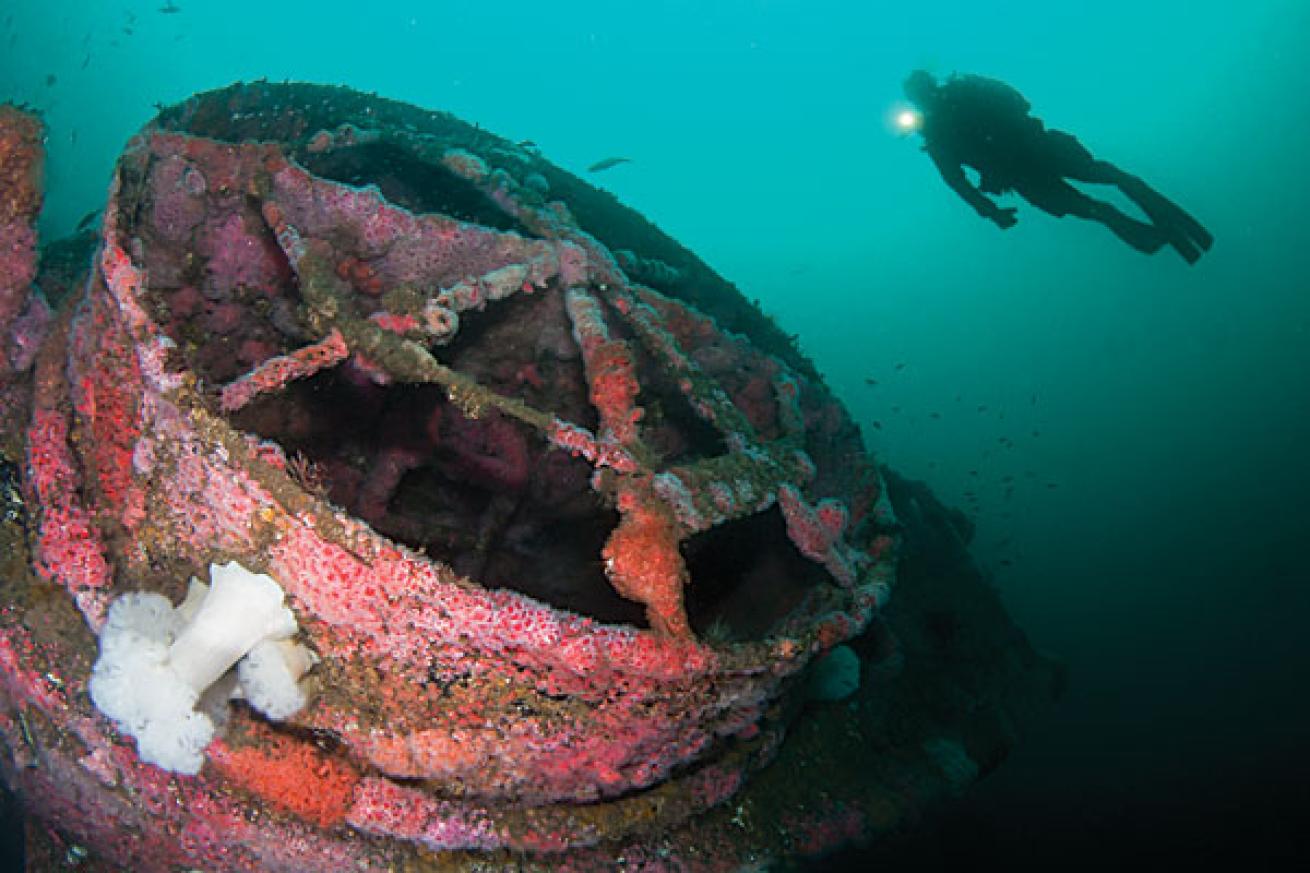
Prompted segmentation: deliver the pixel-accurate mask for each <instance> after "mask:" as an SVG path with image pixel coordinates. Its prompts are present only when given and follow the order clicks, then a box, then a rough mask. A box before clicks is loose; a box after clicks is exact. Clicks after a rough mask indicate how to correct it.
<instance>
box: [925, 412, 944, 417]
mask: <svg viewBox="0 0 1310 873" xmlns="http://www.w3.org/2000/svg"><path fill="white" fill-rule="evenodd" d="M928 417H929V418H941V417H942V414H941V413H940V412H930V413H928Z"/></svg>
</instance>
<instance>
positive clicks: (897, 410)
mask: <svg viewBox="0 0 1310 873" xmlns="http://www.w3.org/2000/svg"><path fill="white" fill-rule="evenodd" d="M900 411H901V408H900V407H899V406H893V407H892V412H900Z"/></svg>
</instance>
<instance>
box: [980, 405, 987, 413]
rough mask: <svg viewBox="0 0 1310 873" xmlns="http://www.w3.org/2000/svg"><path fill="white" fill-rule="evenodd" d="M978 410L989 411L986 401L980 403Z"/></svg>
mask: <svg viewBox="0 0 1310 873" xmlns="http://www.w3.org/2000/svg"><path fill="white" fill-rule="evenodd" d="M978 411H979V412H986V411H987V404H985V403H979V404H978Z"/></svg>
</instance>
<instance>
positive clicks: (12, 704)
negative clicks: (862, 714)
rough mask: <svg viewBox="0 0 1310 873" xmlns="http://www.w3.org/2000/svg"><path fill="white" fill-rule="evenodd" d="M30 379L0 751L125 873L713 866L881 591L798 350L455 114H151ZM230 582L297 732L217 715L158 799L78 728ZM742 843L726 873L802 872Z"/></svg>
mask: <svg viewBox="0 0 1310 873" xmlns="http://www.w3.org/2000/svg"><path fill="white" fill-rule="evenodd" d="M43 336H44V342H43V343H42V344H41V345H40V348H39V350H38V351H36V352H35V354H34V355H33V358H32V360H31V361H30V362H29V363H28V364H27V366H26V367H25V368H23V369H22V370H21V372H22V373H23V374H25V376H24V378H25V380H26V381H25V383H24V384H25V385H26V386H27V387H26V389H25V390H26V391H27V392H28V393H27V394H26V395H22V396H24V397H30V409H28V410H26V411H25V414H23V415H20V416H15V417H13V418H12V420H11V421H10V422H7V423H6V425H5V426H6V428H8V430H7V434H8V438H9V440H10V442H12V443H15V444H18V445H21V447H22V453H21V456H20V457H13V458H11V460H12V461H13V462H14V463H16V464H19V465H21V468H22V469H23V472H24V475H23V483H22V487H23V489H24V494H23V498H24V499H23V503H24V507H25V510H26V519H25V522H24V524H25V525H26V531H27V536H26V537H24V538H23V546H24V547H23V548H22V549H21V550H20V551H21V553H22V554H23V556H24V559H23V560H24V566H23V571H22V572H16V573H15V574H14V575H13V576H10V577H7V578H6V586H5V592H4V600H3V602H4V603H5V604H6V608H5V612H4V615H3V621H2V622H0V628H2V631H3V632H2V633H0V660H3V661H4V666H5V668H6V669H5V671H4V672H5V674H6V678H5V680H4V682H5V685H4V697H5V698H6V701H7V705H8V711H9V713H10V715H8V716H7V719H8V721H6V722H5V723H4V724H0V731H3V733H4V735H5V737H6V739H7V740H8V741H9V745H10V751H11V766H9V768H8V770H9V775H10V777H11V780H12V781H13V782H14V783H16V784H17V786H18V788H19V789H20V791H21V792H22V793H23V794H24V795H25V796H27V797H29V798H31V799H33V807H32V812H33V814H34V815H36V816H38V817H40V818H42V819H43V820H45V821H47V822H52V823H56V825H57V828H58V829H59V833H60V834H62V835H64V838H69V839H72V840H76V841H78V844H79V845H87V846H93V847H94V848H95V851H96V852H97V854H98V856H99V857H102V858H104V859H106V860H107V861H109V862H111V863H127V862H128V860H129V859H130V860H131V861H132V862H134V863H135V864H137V865H138V866H137V869H162V868H165V867H167V866H168V865H169V864H178V865H185V866H200V867H203V868H204V869H214V870H246V869H294V870H314V869H323V870H336V869H343V867H344V866H353V867H356V868H358V869H388V868H391V867H394V866H396V865H401V866H405V865H413V864H415V863H419V862H420V861H423V859H431V858H432V857H434V856H433V853H436V857H438V858H439V859H441V861H442V863H451V864H460V863H470V864H471V863H475V862H477V861H478V860H479V859H482V860H488V859H493V860H494V859H497V858H500V859H502V860H503V859H504V858H505V857H508V856H506V855H503V854H501V853H513V857H515V858H518V859H520V860H522V859H527V860H522V863H524V864H529V865H530V864H533V863H540V864H541V865H543V866H549V865H551V864H555V863H557V862H558V861H559V860H560V859H561V858H564V857H567V858H569V859H572V861H574V862H576V863H577V864H579V865H587V864H595V865H597V866H601V865H603V860H602V859H603V857H604V853H606V852H607V851H610V850H613V849H615V847H618V846H623V847H625V848H624V849H623V851H625V852H627V853H629V856H630V857H633V858H637V857H640V856H641V855H642V853H643V852H654V851H656V848H655V847H656V846H657V845H659V846H661V847H662V850H663V851H667V852H670V853H676V854H682V855H683V856H685V858H686V859H687V860H686V863H687V864H688V865H690V866H693V867H695V866H697V865H698V864H702V863H703V864H705V865H712V864H713V863H714V859H713V858H707V857H702V856H699V855H698V854H697V853H698V852H701V851H702V850H701V849H699V848H697V846H698V845H699V843H700V841H699V837H698V838H697V839H696V840H694V841H691V835H692V834H693V832H694V830H695V829H696V828H698V827H700V826H701V825H699V824H697V822H699V821H701V820H702V819H704V820H706V821H715V818H714V817H715V816H716V815H720V814H721V812H722V810H723V809H725V808H726V806H725V805H726V804H730V803H731V802H732V801H733V799H734V798H739V797H744V796H746V795H744V794H743V792H744V791H748V790H749V785H750V780H751V776H752V774H753V773H756V772H757V771H758V770H759V769H760V768H761V767H764V766H765V765H766V764H768V763H769V761H771V760H772V759H774V758H775V757H776V756H777V755H778V750H779V748H780V747H785V746H786V743H785V742H784V739H785V736H786V733H787V731H788V727H789V724H791V723H792V721H793V719H794V718H795V717H796V715H797V713H798V712H799V711H800V708H799V706H798V704H797V701H799V700H801V699H803V693H802V692H803V687H804V686H803V681H802V680H803V679H804V677H805V671H806V670H807V668H809V667H810V665H811V664H812V663H814V662H815V660H816V659H817V658H819V657H821V656H822V655H823V654H824V653H825V652H828V651H829V650H831V649H832V648H833V647H835V646H837V645H839V644H841V643H843V641H846V640H850V639H852V638H854V637H856V636H857V635H859V634H860V633H861V632H862V631H863V630H864V629H865V628H866V627H867V626H869V624H870V622H871V621H876V616H877V615H878V613H879V610H880V608H881V607H882V606H883V605H884V604H885V602H886V600H887V597H888V595H889V593H890V591H891V588H892V585H893V582H894V581H895V574H894V569H895V556H896V543H897V536H898V530H899V528H898V525H897V522H896V518H895V513H894V512H893V510H892V503H891V500H890V498H889V494H888V491H887V489H886V487H885V485H884V482H883V478H882V476H881V474H880V472H879V469H878V467H877V466H876V465H875V464H874V462H873V460H872V458H870V457H869V456H868V455H867V453H866V451H865V449H864V447H863V444H862V442H861V439H860V435H859V431H858V429H857V428H856V427H855V426H854V424H853V423H852V422H851V421H850V418H849V415H848V414H847V413H846V411H845V409H844V408H843V407H842V406H841V404H840V403H839V402H838V401H837V400H836V398H835V397H833V395H832V394H831V392H830V391H829V390H828V389H827V387H826V386H825V385H824V384H823V382H822V380H821V379H820V378H819V376H818V375H817V374H816V373H815V372H814V370H813V368H812V366H810V364H809V363H808V362H807V361H806V360H805V359H804V358H803V357H802V356H801V355H800V354H799V352H798V351H797V350H796V348H795V347H794V345H793V344H792V343H791V342H790V341H789V340H788V339H787V338H786V337H785V335H783V334H782V333H781V332H780V331H779V330H778V329H777V328H776V326H774V325H773V324H772V323H771V322H769V321H768V320H767V319H765V318H764V317H763V316H762V315H761V314H760V313H759V311H758V309H756V308H755V307H754V306H752V305H751V304H749V303H748V302H746V301H745V299H744V298H742V297H741V295H740V294H738V293H737V292H736V290H735V289H734V288H732V287H731V286H730V285H729V284H728V283H726V282H725V281H723V280H722V279H721V278H719V277H717V276H716V275H715V274H714V273H713V272H712V271H711V270H709V268H708V267H706V266H705V265H704V264H703V263H701V262H700V261H699V260H698V259H697V258H696V257H695V256H694V255H692V254H691V253H690V252H687V251H686V250H685V249H683V248H682V247H681V246H679V245H678V244H677V243H676V242H674V241H672V240H670V239H668V238H667V237H666V236H664V235H663V234H661V233H660V232H659V231H657V230H656V229H655V228H653V227H652V226H651V225H649V223H648V222H646V221H645V220H644V219H642V218H641V217H640V216H639V215H637V214H636V213H634V212H632V211H631V210H629V209H627V208H626V207H623V206H621V205H620V204H617V203H616V202H615V201H614V200H613V198H610V197H609V196H608V195H605V194H603V193H602V192H599V191H596V190H595V189H593V188H591V187H589V186H587V185H586V184H585V183H583V182H581V181H580V180H578V179H576V178H575V177H573V176H571V175H570V174H568V173H566V172H564V171H563V170H560V169H558V168H556V167H554V166H553V165H551V164H550V163H549V162H547V161H546V160H545V159H544V158H542V157H541V156H540V155H539V154H537V153H535V151H531V150H528V149H526V148H524V147H522V146H517V145H514V144H511V143H508V142H506V141H504V140H502V139H500V138H499V137H495V136H494V135H492V134H489V133H487V132H486V131H483V130H481V129H479V128H477V127H475V126H472V125H468V124H465V123H463V122H460V121H458V120H457V119H454V118H453V117H451V116H449V115H445V114H441V113H431V112H425V111H422V110H417V109H414V108H413V107H408V106H405V105H403V104H398V103H393V102H390V101H385V100H381V99H379V98H376V97H370V96H366V95H360V94H357V93H355V92H351V91H348V90H345V89H338V88H323V87H319V86H308V85H280V86H279V85H272V84H267V83H257V84H253V85H237V86H233V87H231V88H228V89H223V90H220V91H215V92H209V93H206V94H202V95H198V96H196V97H194V98H192V99H191V100H188V101H186V102H185V103H183V104H180V105H178V106H176V107H172V108H170V109H166V110H164V111H163V112H162V113H161V115H160V116H159V118H157V119H156V120H155V121H154V122H152V123H151V124H150V125H148V126H147V127H146V128H145V129H144V130H143V131H142V132H141V134H139V135H138V136H137V137H136V138H134V140H133V141H132V143H131V144H130V145H129V147H128V149H127V151H126V152H125V154H124V155H123V157H122V159H121V160H120V162H119V164H118V167H117V170H116V172H115V177H114V182H113V186H112V188H111V191H110V197H109V201H108V204H107V206H106V209H105V215H104V220H103V223H102V231H101V239H100V242H99V246H98V249H97V252H96V254H95V257H94V262H93V270H92V273H91V275H90V277H89V278H88V281H86V282H85V285H84V290H83V291H81V292H78V293H74V294H72V295H70V297H69V299H67V300H66V301H65V302H64V303H63V306H62V308H61V310H60V312H59V314H58V316H57V317H56V318H55V319H54V320H53V321H51V322H50V323H49V326H48V328H47V329H46V330H45V332H44V333H43ZM14 396H15V397H17V396H20V395H17V394H15V395H14ZM7 444H8V443H7ZM8 531H9V534H10V535H12V534H13V532H14V528H13V526H11V529H8ZM14 541H15V542H16V543H17V542H18V541H19V540H17V539H15V540H14ZM29 546H30V550H29V548H28V547H29ZM17 553H18V552H15V554H17ZM229 561H236V562H238V563H239V564H241V565H242V566H243V567H246V568H249V569H250V570H251V571H253V572H257V573H264V574H267V575H268V576H269V577H271V578H272V579H273V580H276V582H277V583H278V584H279V585H280V586H281V588H282V589H283V590H284V592H285V594H286V597H287V602H288V605H289V606H290V607H291V609H292V610H293V612H294V613H295V618H296V625H297V627H298V635H297V640H298V641H299V643H300V644H303V645H304V646H306V647H308V649H310V650H312V653H313V658H314V666H313V667H312V669H311V670H310V672H309V674H308V678H307V680H306V681H307V687H308V689H309V692H310V693H309V698H310V702H309V703H308V705H307V706H305V707H304V708H303V709H302V710H301V711H299V712H298V713H296V714H295V715H293V716H291V717H290V718H288V719H286V720H284V721H270V720H269V719H267V718H265V717H263V716H261V715H260V714H259V713H258V712H257V711H255V710H254V709H252V708H251V707H250V706H247V705H246V704H244V703H240V702H237V703H229V702H227V701H225V700H223V699H218V700H216V701H210V703H209V704H208V705H209V706H210V707H211V711H210V712H209V716H208V717H212V718H213V719H214V720H215V723H216V724H217V725H218V728H219V730H218V739H216V740H214V742H213V743H212V744H211V745H210V746H209V747H208V749H207V750H206V761H205V764H204V766H203V768H202V769H201V771H200V773H199V775H197V776H194V777H189V776H188V777H182V776H177V775H174V774H170V773H167V772H164V771H162V770H160V769H159V768H157V767H154V766H152V765H148V764H143V763H142V762H141V761H140V760H139V759H138V758H137V757H136V754H135V749H134V746H133V744H132V742H131V740H130V737H129V736H127V735H126V734H128V733H130V732H128V731H124V730H121V728H122V727H123V726H122V725H119V726H118V728H116V727H115V726H114V725H113V724H112V723H111V722H109V721H108V720H107V719H105V718H104V717H103V716H101V715H100V714H99V713H98V712H97V711H96V710H95V709H94V708H93V707H92V706H91V705H90V703H89V701H88V699H87V696H86V694H85V689H86V684H87V677H88V675H89V673H90V669H91V663H92V662H93V661H94V660H95V657H96V640H95V637H94V633H95V632H97V631H99V630H100V628H101V627H102V625H103V623H104V621H105V616H106V613H107V611H108V609H109V608H110V606H111V604H112V603H114V602H115V599H116V598H118V597H120V596H122V595H123V594H124V593H127V592H131V591H138V590H145V591H151V592H157V593H159V594H162V595H164V596H165V597H166V598H167V599H168V600H169V601H170V602H172V603H178V602H180V601H182V599H183V594H184V593H185V591H186V588H187V580H188V578H189V577H191V576H201V577H203V576H204V568H205V567H207V566H208V565H210V564H223V563H226V562H229ZM883 654H886V652H884V653H883ZM50 677H54V678H53V679H52V678H50ZM179 798H180V800H179ZM802 805H803V804H802ZM776 813H777V816H776V817H775V819H774V820H775V821H776V822H784V821H785V818H786V815H789V814H791V813H788V812H786V811H784V810H776ZM797 827H798V828H799V827H800V826H799V825H797ZM738 830H741V831H742V832H741V833H740V834H737V836H738V837H740V839H739V840H737V841H736V842H731V844H730V845H729V844H725V846H724V848H723V857H724V858H728V857H744V856H745V855H746V854H749V853H750V852H751V851H754V849H752V848H751V846H752V845H753V844H757V845H758V846H759V847H761V848H760V850H761V851H764V850H765V848H767V851H768V852H770V853H778V854H787V853H788V852H791V851H807V850H808V849H812V848H814V846H808V848H807V847H806V846H798V847H788V846H782V845H774V844H769V845H768V846H767V847H765V844H764V843H763V842H760V841H761V840H763V839H764V838H763V836H762V835H763V834H764V833H765V832H767V831H768V830H769V828H768V827H767V826H766V825H765V823H764V822H761V826H760V828H759V830H758V831H756V830H751V829H744V830H743V829H741V828H738ZM784 830H785V826H784ZM129 832H130V833H131V834H132V838H131V840H129V839H128V837H127V836H126V835H127V834H128V833H129ZM179 832H185V833H186V835H187V838H186V839H185V840H179V839H177V838H176V834H177V833H179ZM775 832H776V829H775ZM850 836H852V834H851V833H848V832H847V831H845V830H840V829H839V830H838V831H834V832H833V837H834V839H838V840H840V839H847V838H849V837H850ZM679 840H682V841H683V842H681V843H680V842H679ZM743 853H744V854H743Z"/></svg>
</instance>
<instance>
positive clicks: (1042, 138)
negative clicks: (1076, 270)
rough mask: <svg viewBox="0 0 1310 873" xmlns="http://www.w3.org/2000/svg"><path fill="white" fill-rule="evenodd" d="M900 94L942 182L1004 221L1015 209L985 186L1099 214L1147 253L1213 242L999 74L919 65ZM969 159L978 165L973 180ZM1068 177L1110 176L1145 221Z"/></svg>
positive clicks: (1198, 249) (1193, 252)
mask: <svg viewBox="0 0 1310 873" xmlns="http://www.w3.org/2000/svg"><path fill="white" fill-rule="evenodd" d="M905 96H906V97H908V98H909V99H910V101H911V102H913V103H914V104H915V106H916V107H917V108H918V110H919V115H918V116H917V118H915V119H913V121H912V122H911V123H910V124H909V125H907V127H908V129H914V128H917V129H918V130H919V132H920V133H921V134H922V135H923V140H924V145H923V149H924V151H926V152H927V153H928V155H929V157H931V158H932V160H933V163H934V164H936V165H937V170H938V171H939V172H940V173H941V175H942V178H943V179H944V180H945V181H946V184H947V185H949V186H950V187H951V189H952V190H953V191H955V193H956V194H959V195H960V197H961V198H963V199H964V201H965V202H966V203H968V204H969V205H970V206H972V207H973V208H974V210H975V211H977V213H978V214H979V215H981V216H982V217H983V218H986V219H989V220H991V221H993V222H995V223H996V224H997V226H999V227H1001V228H1008V227H1013V226H1014V224H1015V222H1016V221H1017V220H1018V219H1017V218H1016V217H1015V209H1014V208H1012V207H1001V206H998V205H996V203H995V202H994V201H993V200H992V199H991V198H990V197H987V196H986V195H988V194H1003V193H1005V192H1007V191H1014V192H1016V193H1017V194H1019V196H1021V197H1023V199H1025V200H1027V201H1028V202H1029V203H1031V204H1032V205H1033V206H1036V207H1037V208H1038V209H1041V210H1042V211H1044V212H1048V213H1050V214H1051V215H1054V216H1057V217H1060V216H1065V215H1073V216H1076V217H1078V218H1085V219H1088V220H1090V221H1097V222H1100V223H1101V224H1103V225H1105V226H1106V227H1107V228H1109V229H1110V230H1111V231H1113V232H1114V234H1115V235H1116V236H1117V237H1119V238H1120V239H1121V240H1123V241H1124V242H1126V243H1128V245H1130V246H1132V247H1133V248H1135V249H1137V250H1138V251H1140V252H1145V253H1147V254H1154V253H1156V252H1158V251H1159V250H1160V249H1161V248H1163V247H1164V246H1165V245H1166V244H1168V245H1170V246H1173V248H1174V249H1175V250H1176V251H1177V252H1178V254H1180V255H1182V256H1183V258H1184V259H1185V260H1186V261H1187V262H1188V263H1189V264H1194V263H1196V261H1197V260H1198V259H1199V258H1200V257H1201V254H1202V253H1203V252H1206V251H1208V250H1209V249H1210V246H1211V244H1212V243H1213V242H1214V237H1213V236H1211V235H1210V232H1209V231H1207V230H1206V229H1205V228H1204V227H1202V226H1201V223H1200V222H1198V221H1197V220H1196V219H1195V218H1193V217H1192V216H1190V215H1188V214H1187V213H1186V212H1184V211H1183V209H1182V208H1181V207H1179V206H1178V205H1177V204H1176V203H1173V202H1172V201H1170V200H1168V199H1167V198H1165V197H1164V196H1163V195H1161V194H1160V193H1159V192H1157V191H1155V190H1154V189H1153V188H1151V187H1150V186H1149V185H1147V184H1146V183H1145V182H1143V181H1142V180H1141V179H1139V178H1138V177H1137V176H1134V175H1132V174H1131V173H1127V172H1124V171H1123V170H1121V169H1119V168H1118V167H1116V166H1115V165H1114V164H1111V163H1109V162H1108V161H1102V160H1099V159H1098V158H1096V157H1095V156H1094V155H1093V154H1092V153H1091V152H1089V151H1088V150H1087V148H1086V147H1084V146H1083V144H1082V143H1080V142H1079V141H1078V139H1077V138H1076V137H1074V136H1073V135H1072V134H1068V133H1065V132H1064V131H1060V130H1048V129H1047V128H1046V126H1045V125H1044V124H1043V123H1042V121H1041V119H1038V118H1034V117H1033V116H1032V115H1030V114H1029V110H1030V109H1031V105H1030V104H1029V103H1028V101H1027V100H1026V99H1025V98H1024V96H1023V95H1022V94H1020V93H1019V92H1018V91H1016V90H1015V89H1014V88H1012V87H1010V86H1009V85H1007V84H1005V83H1004V82H1000V81H997V80H996V79H988V78H985V77H983V76H971V75H958V74H957V75H953V76H951V77H950V78H949V79H947V80H946V81H945V82H943V83H940V84H939V83H938V82H937V80H936V79H935V78H933V76H932V74H931V73H928V72H926V71H924V70H915V71H914V72H913V73H911V74H910V76H909V78H907V79H906V80H905ZM965 166H969V167H972V168H973V169H975V170H977V171H978V176H979V183H978V186H977V187H975V186H974V185H973V184H972V183H971V182H970V181H969V179H968V177H966V176H965V174H964V167H965ZM1067 179H1072V180H1074V181H1077V182H1092V183H1098V184H1103V185H1114V186H1115V187H1117V188H1118V189H1119V190H1120V191H1122V192H1123V193H1124V194H1125V195H1126V196H1127V197H1128V198H1129V199H1130V200H1132V201H1133V202H1134V203H1136V204H1137V205H1138V206H1139V207H1140V208H1141V210H1142V212H1144V213H1145V214H1146V216H1147V217H1148V218H1149V219H1150V221H1149V223H1148V222H1144V221H1139V220H1137V219H1135V218H1132V217H1131V216H1128V215H1125V214H1124V213H1123V212H1121V211H1120V210H1119V209H1117V208H1116V207H1114V206H1113V205H1111V204H1109V203H1106V202H1104V201H1101V200H1097V199H1096V198H1094V197H1089V196H1088V195H1086V194H1084V193H1083V192H1082V191H1080V190H1078V189H1077V188H1076V187H1074V186H1073V185H1070V184H1069V182H1068V181H1066V180H1067Z"/></svg>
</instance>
